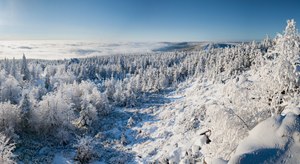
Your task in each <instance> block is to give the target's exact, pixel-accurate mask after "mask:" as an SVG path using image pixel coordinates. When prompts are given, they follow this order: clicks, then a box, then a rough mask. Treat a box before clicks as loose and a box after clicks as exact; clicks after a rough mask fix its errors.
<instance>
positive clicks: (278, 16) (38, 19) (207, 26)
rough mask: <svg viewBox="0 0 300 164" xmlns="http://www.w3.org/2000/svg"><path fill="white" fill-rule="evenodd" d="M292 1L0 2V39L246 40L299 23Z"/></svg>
mask: <svg viewBox="0 0 300 164" xmlns="http://www.w3.org/2000/svg"><path fill="white" fill-rule="evenodd" d="M299 8H300V1H297V0H181V1H179V0H0V39H1V40H18V39H19V40H25V39H45V40H47V39H78V40H100V41H112V42H114V41H246V40H259V39H262V38H264V37H265V36H266V34H269V35H270V36H274V35H275V34H276V33H277V32H282V30H283V29H284V27H285V24H286V20H287V19H290V18H294V19H295V20H296V21H299V22H300V10H299Z"/></svg>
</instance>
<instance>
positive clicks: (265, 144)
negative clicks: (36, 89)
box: [102, 81, 300, 163]
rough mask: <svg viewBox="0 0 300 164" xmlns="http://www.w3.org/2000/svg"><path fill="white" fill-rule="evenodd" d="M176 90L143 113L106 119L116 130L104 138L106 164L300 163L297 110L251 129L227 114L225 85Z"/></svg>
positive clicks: (154, 98) (204, 84) (120, 113)
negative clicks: (223, 90) (129, 121)
mask: <svg viewBox="0 0 300 164" xmlns="http://www.w3.org/2000/svg"><path fill="white" fill-rule="evenodd" d="M240 83H245V81H244V82H240ZM240 83H239V85H240ZM246 83H247V82H246ZM186 84H187V83H186ZM227 85H228V84H227ZM180 88H181V89H180V90H177V91H173V92H166V93H165V94H154V95H150V96H149V97H148V99H149V101H148V103H145V104H144V106H143V107H141V108H138V109H137V108H129V109H126V110H125V111H124V110H117V111H115V112H118V113H115V115H114V114H113V115H112V117H108V118H107V119H108V120H113V121H112V122H114V124H112V125H111V126H110V127H107V129H106V130H105V129H103V130H104V132H103V134H102V135H105V136H106V137H107V136H108V138H110V141H106V142H110V143H109V144H107V148H109V147H111V148H113V149H111V151H109V152H106V154H105V156H103V159H104V160H105V161H106V162H107V161H108V162H109V163H110V162H112V163H114V162H121V163H122V162H126V163H128V162H129V161H131V162H130V163H149V162H155V161H159V162H162V163H165V162H169V163H172V162H174V163H195V162H200V163H203V162H204V161H205V162H208V163H219V162H221V163H223V162H228V160H230V161H229V163H240V162H242V163H251V161H252V160H255V161H257V162H258V163H259V162H279V163H281V162H283V163H297V161H299V157H298V156H297V154H298V153H299V150H300V147H299V146H300V145H299V127H300V124H299V113H298V115H297V113H296V112H299V109H294V110H293V111H294V112H292V113H289V114H287V115H286V116H274V117H270V118H268V119H267V120H266V121H263V122H262V123H261V124H258V126H257V127H255V128H254V129H252V128H253V127H247V123H246V122H243V121H245V120H246V119H245V120H244V119H243V118H240V117H239V115H238V114H237V113H234V112H235V111H233V110H232V109H230V107H229V106H230V103H229V102H226V98H224V93H223V92H220V90H222V89H224V88H225V89H226V85H225V84H212V83H210V82H198V81H197V82H192V83H190V84H189V85H184V86H181V87H180ZM114 116H118V117H114ZM130 117H132V118H133V121H132V122H131V123H130V125H129V124H128V120H129V119H130ZM106 121H107V120H106ZM228 127H231V128H228ZM250 128H251V129H252V130H251V131H250ZM248 134H249V137H247V136H248ZM122 135H124V138H125V139H124V140H123V141H122ZM268 136H269V137H268ZM120 138H121V142H120V141H119V139H120ZM244 138H246V139H245V140H243V139H244Z"/></svg>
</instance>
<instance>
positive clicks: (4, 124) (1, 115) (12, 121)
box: [0, 102, 20, 131]
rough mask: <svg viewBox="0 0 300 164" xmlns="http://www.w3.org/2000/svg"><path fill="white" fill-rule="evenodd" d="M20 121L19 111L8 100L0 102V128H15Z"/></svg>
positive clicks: (2, 129)
mask: <svg viewBox="0 0 300 164" xmlns="http://www.w3.org/2000/svg"><path fill="white" fill-rule="evenodd" d="M19 123H20V111H19V110H18V107H17V106H16V105H13V104H11V103H10V102H4V103H0V130H1V131H4V130H6V129H15V128H16V127H17V126H18V125H19Z"/></svg>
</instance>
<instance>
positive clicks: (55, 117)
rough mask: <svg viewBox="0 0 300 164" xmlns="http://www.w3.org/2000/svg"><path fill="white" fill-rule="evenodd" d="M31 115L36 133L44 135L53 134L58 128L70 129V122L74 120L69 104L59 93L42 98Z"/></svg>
mask: <svg viewBox="0 0 300 164" xmlns="http://www.w3.org/2000/svg"><path fill="white" fill-rule="evenodd" d="M32 113H33V114H32V118H31V122H32V125H33V126H34V127H35V128H36V130H38V132H40V133H46V134H49V133H50V134H54V131H55V130H56V129H57V128H60V127H65V128H67V129H68V128H72V126H73V125H72V120H74V118H75V116H74V111H73V110H72V108H71V106H70V104H68V103H67V101H65V100H64V99H63V95H62V94H61V93H60V92H58V93H57V94H53V93H51V94H47V95H46V96H44V97H43V100H42V101H40V102H39V104H38V107H37V108H36V109H34V110H33V112H32Z"/></svg>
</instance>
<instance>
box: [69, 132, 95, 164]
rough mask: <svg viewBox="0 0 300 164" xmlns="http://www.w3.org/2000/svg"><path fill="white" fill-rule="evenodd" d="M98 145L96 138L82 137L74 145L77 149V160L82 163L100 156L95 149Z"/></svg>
mask: <svg viewBox="0 0 300 164" xmlns="http://www.w3.org/2000/svg"><path fill="white" fill-rule="evenodd" d="M96 145H97V142H96V140H95V139H94V138H92V137H90V136H86V137H82V138H80V139H79V140H78V142H77V144H75V145H74V146H75V148H76V149H77V151H76V156H75V160H76V161H78V162H80V163H81V164H85V163H90V162H91V161H92V160H94V159H95V158H97V157H98V154H97V152H96V150H95V146H96Z"/></svg>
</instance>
